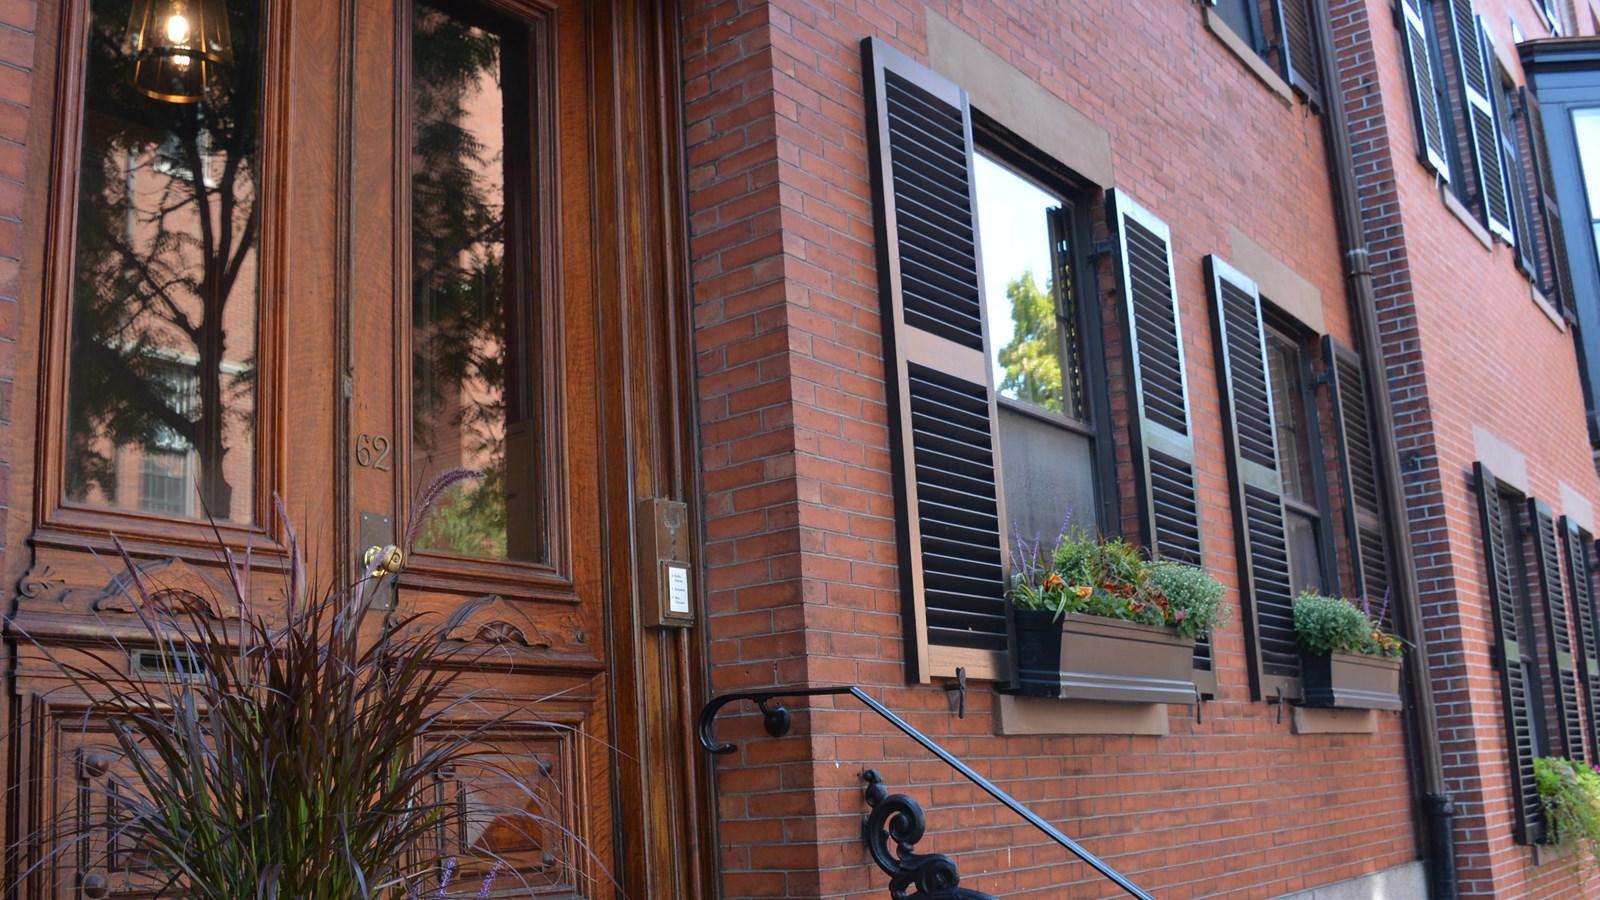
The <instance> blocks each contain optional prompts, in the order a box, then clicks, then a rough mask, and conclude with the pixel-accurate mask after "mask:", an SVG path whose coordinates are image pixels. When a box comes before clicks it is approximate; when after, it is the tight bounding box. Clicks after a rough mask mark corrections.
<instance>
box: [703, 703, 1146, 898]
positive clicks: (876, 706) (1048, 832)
mask: <svg viewBox="0 0 1600 900" xmlns="http://www.w3.org/2000/svg"><path fill="white" fill-rule="evenodd" d="M846 694H848V695H850V696H851V697H854V698H856V699H857V700H859V701H860V702H861V703H862V705H864V706H866V707H867V708H868V709H870V710H872V711H873V712H875V713H877V714H878V717H879V718H881V719H883V720H884V721H885V722H888V723H889V724H890V725H893V726H894V727H895V728H897V729H899V730H900V732H901V733H902V734H904V735H905V736H906V737H909V738H911V739H912V740H913V741H915V742H916V743H917V744H918V745H919V746H921V747H922V749H924V750H926V751H928V752H929V753H931V754H933V755H934V756H936V757H938V758H939V760H940V761H942V762H943V763H944V764H945V765H947V766H949V767H950V768H952V769H954V770H956V772H958V773H959V774H960V775H961V776H962V777H963V778H965V779H967V780H968V781H970V782H972V783H973V784H974V785H977V786H978V788H980V789H981V790H982V791H983V792H984V793H986V794H988V795H989V796H991V797H993V798H994V799H995V800H997V801H999V802H1000V804H1001V805H1003V806H1005V807H1006V808H1007V809H1009V810H1011V811H1012V812H1013V813H1016V814H1017V815H1018V816H1020V817H1021V818H1022V819H1023V820H1024V821H1026V822H1027V823H1028V824H1029V825H1032V826H1033V827H1034V828H1036V829H1038V830H1039V831H1040V832H1041V833H1042V834H1044V836H1045V837H1048V838H1049V839H1050V840H1052V841H1055V842H1056V843H1057V844H1059V845H1061V846H1062V847H1063V848H1065V849H1066V850H1067V852H1069V853H1071V854H1072V855H1073V856H1076V857H1077V858H1078V859H1080V860H1082V861H1083V862H1084V863H1085V864H1086V865H1088V866H1089V867H1090V868H1092V869H1094V870H1095V871H1096V872H1099V873H1100V874H1101V876H1103V877H1104V878H1105V879H1106V880H1108V881H1110V882H1112V883H1113V884H1115V885H1116V886H1117V887H1119V888H1122V890H1124V891H1126V892H1127V893H1128V895H1129V896H1132V897H1137V898H1139V900H1155V898H1154V897H1152V896H1150V895H1149V894H1148V893H1146V892H1145V891H1144V890H1142V889H1141V888H1139V887H1138V886H1137V885H1135V884H1134V883H1133V882H1131V881H1129V880H1128V879H1127V877H1126V876H1124V875H1123V874H1122V873H1121V872H1118V871H1117V870H1116V869H1113V868H1111V867H1110V866H1109V865H1107V864H1106V863H1105V862H1104V861H1103V860H1101V859H1100V857H1098V856H1095V855H1094V854H1093V853H1090V852H1089V851H1088V850H1085V849H1084V848H1083V847H1082V846H1080V845H1079V844H1078V842H1077V841H1074V840H1073V839H1072V838H1069V837H1067V836H1066V835H1065V834H1062V833H1061V830H1060V829H1058V828H1056V827H1055V826H1054V825H1051V824H1050V823H1049V822H1046V821H1045V820H1044V819H1042V818H1040V817H1039V815H1038V814H1037V813H1035V812H1034V811H1033V810H1031V809H1029V808H1027V807H1026V806H1023V805H1022V804H1021V803H1018V802H1017V801H1016V799H1015V798H1013V797H1012V796H1011V795H1010V794H1008V793H1006V792H1005V791H1002V790H1001V789H1000V788H998V787H996V786H995V785H994V784H993V783H992V782H990V781H989V779H987V778H984V777H983V776H982V775H979V774H978V773H977V772H974V771H973V770H972V768H971V767H970V766H968V765H967V764H966V763H964V762H962V761H961V760H959V759H956V758H955V757H954V756H952V755H950V752H949V751H948V750H946V749H944V748H943V747H941V746H939V745H938V744H936V743H934V742H933V740H932V739H931V738H929V737H928V736H927V735H925V734H923V733H922V732H920V731H918V730H916V729H915V728H912V727H911V726H910V725H909V724H907V723H906V721H905V720H904V719H902V718H900V717H899V716H897V715H895V714H894V713H893V712H890V711H889V709H888V707H886V706H884V705H883V704H882V703H879V702H878V701H876V700H874V699H872V698H871V697H870V696H868V695H867V693H866V692H865V691H863V690H861V689H860V688H858V687H855V686H854V685H845V686H839V687H796V688H774V689H772V690H767V691H749V692H744V693H735V694H721V695H719V696H716V697H712V698H711V701H710V702H709V703H707V704H706V705H705V707H704V708H702V709H701V710H700V719H699V731H700V746H702V747H704V748H705V749H706V751H707V752H708V753H715V754H718V755H722V754H728V753H732V752H734V751H735V750H736V749H738V748H737V747H735V746H734V745H733V744H728V743H722V742H720V741H718V740H717V714H718V713H720V712H722V710H723V709H724V708H725V707H727V706H728V705H729V704H732V703H737V702H739V701H741V700H748V701H750V702H751V703H754V704H755V705H756V706H757V707H758V708H759V709H760V710H761V716H762V724H763V725H764V726H765V727H766V730H767V734H770V735H772V736H773V737H783V736H784V735H786V734H788V733H789V729H790V728H791V727H793V724H794V719H793V716H791V715H790V713H789V710H788V708H787V707H785V706H784V705H783V704H781V703H775V702H774V701H776V700H778V699H779V698H794V697H842V696H844V695H846ZM868 790H869V791H870V790H871V785H869V786H868ZM868 802H869V803H870V802H871V795H870V794H869V796H868ZM874 810H876V807H874ZM913 843H914V842H913ZM869 847H870V842H869ZM874 858H875V859H876V855H875V856H874ZM879 865H882V862H881V861H880V862H879ZM926 896H927V897H929V898H930V900H931V898H932V897H935V896H939V895H926ZM950 896H953V897H956V898H963V897H968V898H970V897H971V896H972V895H961V894H956V895H950ZM976 896H979V897H981V896H982V895H981V894H978V895H976Z"/></svg>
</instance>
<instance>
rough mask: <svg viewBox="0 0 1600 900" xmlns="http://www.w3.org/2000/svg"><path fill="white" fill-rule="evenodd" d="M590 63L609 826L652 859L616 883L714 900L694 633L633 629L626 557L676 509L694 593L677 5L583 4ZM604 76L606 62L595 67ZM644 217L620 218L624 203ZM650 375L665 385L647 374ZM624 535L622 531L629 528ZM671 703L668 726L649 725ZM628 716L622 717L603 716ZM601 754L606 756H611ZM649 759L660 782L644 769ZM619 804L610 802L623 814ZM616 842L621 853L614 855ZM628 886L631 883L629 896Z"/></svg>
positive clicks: (695, 486)
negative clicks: (611, 791)
mask: <svg viewBox="0 0 1600 900" xmlns="http://www.w3.org/2000/svg"><path fill="white" fill-rule="evenodd" d="M591 10H592V12H591V15H592V16H593V17H594V19H595V20H596V24H594V25H593V26H592V27H591V29H590V35H591V40H592V41H594V44H595V49H594V50H593V51H592V52H593V55H594V56H595V58H597V59H599V58H602V57H604V58H609V59H610V60H611V65H610V67H609V69H608V71H606V72H604V73H603V74H606V75H609V77H610V79H611V80H610V81H608V82H604V83H602V84H601V85H600V86H599V89H597V90H596V96H599V97H613V96H614V97H617V98H619V102H618V104H617V105H616V106H615V107H614V108H612V109H610V110H605V111H596V113H597V114H604V115H605V116H607V120H606V121H603V122H600V123H598V126H599V130H598V131H597V133H600V134H615V135H616V136H617V140H616V141H614V142H598V143H597V145H596V147H595V163H594V169H595V171H596V172H597V173H600V174H601V175H602V176H603V177H602V179H601V182H602V183H601V185H600V187H599V196H598V198H597V207H598V209H599V211H600V215H602V216H605V217H608V218H610V220H611V221H612V222H614V223H616V224H615V225H614V227H613V228H612V229H610V230H609V231H608V230H607V229H604V228H602V229H601V231H602V233H606V234H608V235H609V236H610V237H611V238H612V241H611V242H610V243H609V244H607V245H606V246H602V247H600V248H598V250H597V259H596V274H597V290H598V295H599V296H600V297H602V298H608V299H609V298H615V301H614V302H615V307H614V309H613V310H610V311H609V312H610V313H611V314H610V315H608V316H606V318H605V323H604V325H603V328H604V331H603V335H602V337H603V338H604V339H606V340H607V342H608V343H609V345H610V347H612V348H613V350H612V352H611V357H612V358H614V359H616V360H618V361H619V364H620V365H619V368H620V375H621V377H620V378H618V379H617V380H616V382H615V383H614V384H609V385H608V388H609V390H608V392H607V394H606V395H605V396H606V400H607V403H606V407H605V409H604V410H603V411H602V419H603V422H604V424H605V428H606V432H607V433H608V434H625V435H627V436H628V440H626V441H617V442H610V443H608V444H607V453H608V459H607V463H606V467H605V469H606V472H607V473H608V477H612V478H616V479H617V483H614V484H612V485H608V489H607V491H606V503H607V506H608V508H609V510H610V514H609V515H608V516H607V517H606V519H607V522H608V523H630V524H629V527H628V528H626V529H624V532H625V533H622V534H619V535H614V536H608V544H610V546H611V547H612V548H613V549H612V550H611V552H609V553H608V554H607V558H608V569H609V572H610V575H609V579H610V582H611V587H612V596H614V597H629V598H633V601H634V602H631V603H625V604H618V603H613V604H612V606H611V609H610V614H611V620H612V621H611V631H610V635H609V640H610V641H611V644H612V646H611V652H610V653H609V658H610V660H611V671H612V678H613V685H612V688H611V691H612V695H613V697H614V698H615V699H614V701H613V703H612V704H611V709H612V715H613V721H612V727H611V732H612V740H613V741H615V742H616V745H617V747H618V748H619V749H621V750H622V751H624V753H626V754H627V758H628V759H629V760H631V763H630V764H629V765H627V766H626V767H625V768H626V771H621V770H619V771H617V772H616V773H615V777H616V779H617V785H616V793H615V795H616V796H617V797H619V798H620V797H624V796H630V795H631V796H637V797H640V798H642V799H644V800H645V801H646V803H645V804H641V805H640V806H639V807H637V808H622V809H619V810H618V814H617V816H616V821H617V823H618V827H619V829H624V831H623V834H624V835H627V836H631V837H632V838H633V841H632V842H631V843H632V844H633V845H640V844H642V845H643V846H646V847H653V848H655V849H656V852H654V853H638V854H625V855H624V858H623V859H621V860H619V863H620V865H621V866H622V871H621V872H619V876H620V878H619V880H620V881H622V883H623V886H624V891H626V892H627V893H628V896H630V897H661V898H669V897H671V898H676V897H706V898H710V897H715V896H718V893H719V884H718V878H717V872H718V854H717V840H716V830H715V800H714V798H713V797H712V796H711V793H710V785H711V784H712V766H711V761H710V759H709V758H707V756H706V755H705V754H704V753H703V752H702V751H701V750H700V748H699V744H698V741H697V739H696V737H695V730H694V723H693V721H692V719H693V716H694V714H695V712H696V711H697V710H698V707H699V703H700V701H701V699H702V698H704V697H706V696H708V691H709V676H708V670H707V667H706V664H705V661H706V659H707V652H708V646H707V645H708V638H707V634H708V623H707V622H706V620H705V612H704V605H703V603H699V604H697V608H698V609H700V611H701V612H700V621H699V623H698V624H697V625H696V626H695V627H694V628H693V629H690V630H656V629H649V628H647V627H646V626H645V625H644V623H643V617H642V614H641V610H640V608H639V602H640V601H639V598H640V597H641V596H642V594H643V591H642V589H641V584H642V581H643V578H642V577H641V574H640V573H648V577H650V578H653V577H654V573H655V571H656V569H655V565H656V564H655V561H654V560H644V559H640V558H638V546H639V545H638V544H637V543H636V541H635V535H636V534H637V533H638V531H639V529H640V528H643V527H647V525H646V523H642V522H639V521H637V517H636V516H637V510H638V504H639V502H640V501H641V500H645V499H648V498H651V497H662V498H670V499H677V500H682V501H685V502H686V503H687V504H688V508H689V522H690V530H691V534H693V535H694V538H693V539H692V541H691V543H692V549H693V559H692V564H693V566H694V570H695V572H696V573H697V576H696V577H697V582H696V592H697V595H698V596H700V597H701V598H703V597H704V589H703V578H704V557H703V540H702V538H701V534H702V530H701V529H702V526H701V521H702V517H701V511H700V507H699V498H700V496H701V491H700V482H699V442H698V438H697V431H696V429H695V422H694V384H693V373H694V355H693V347H692V338H691V333H690V329H689V327H688V325H689V323H690V322H691V321H692V319H691V318H690V298H691V293H690V287H689V271H688V249H687V240H688V233H689V231H688V214H687V195H686V186H685V183H684V173H685V171H686V169H685V162H684V156H683V154H684V146H685V144H684V139H683V124H682V109H683V105H682V91H681V75H682V62H681V56H680V54H681V50H682V37H681V26H680V7H679V3H678V2H677V0H666V2H656V3H651V2H644V3H628V2H614V3H610V4H596V5H595V6H594V7H591ZM601 68H606V67H601ZM641 203H642V204H645V206H646V213H645V214H643V215H638V214H636V210H637V208H638V207H639V205H640V204H641ZM663 376H665V377H663ZM629 532H631V533H629ZM663 706H676V710H674V711H673V712H674V713H675V715H671V714H669V715H660V713H661V712H662V709H661V707H663ZM623 709H633V710H639V711H642V715H639V716H634V717H632V720H631V721H629V718H628V717H626V716H619V714H618V711H619V710H623ZM613 759H616V760H620V759H622V757H621V755H620V754H619V755H617V756H614V757H613ZM653 762H654V763H657V764H660V766H661V770H660V771H664V772H665V773H666V776H665V777H662V776H661V775H659V774H658V771H657V769H656V768H655V767H653V766H652V763H653ZM624 807H626V804H624ZM663 830H666V832H667V834H670V833H671V832H672V831H673V830H676V831H677V834H678V837H677V839H676V843H677V845H678V847H680V848H682V847H683V845H684V844H688V845H690V847H691V848H692V849H690V850H689V852H679V853H677V854H675V855H673V856H671V857H670V858H669V856H668V854H667V853H666V852H664V848H667V847H669V846H671V845H672V844H673V843H674V841H670V840H660V839H656V840H652V839H650V838H651V837H660V836H663V834H662V833H663ZM624 846H626V845H624ZM635 885H638V886H643V887H644V890H643V891H642V892H636V889H635V888H634V887H633V886H635Z"/></svg>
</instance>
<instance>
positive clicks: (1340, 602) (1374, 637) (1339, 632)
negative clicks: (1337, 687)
mask: <svg viewBox="0 0 1600 900" xmlns="http://www.w3.org/2000/svg"><path fill="white" fill-rule="evenodd" d="M1385 605H1387V602H1386V603H1385ZM1382 617H1383V613H1382V611H1381V610H1380V611H1379V612H1378V613H1377V614H1376V615H1374V614H1373V613H1372V612H1371V610H1370V609H1369V608H1368V607H1367V605H1366V604H1365V603H1363V604H1362V605H1360V606H1357V605H1356V603H1355V602H1354V601H1352V600H1347V599H1345V598H1344V597H1329V596H1327V595H1325V594H1318V593H1316V592H1314V591H1305V592H1303V593H1301V594H1300V596H1299V597H1297V598H1296V599H1295V601H1294V630H1295V634H1296V636H1298V637H1299V639H1300V645H1301V646H1302V647H1304V648H1305V649H1306V651H1307V652H1308V653H1313V654H1318V653H1363V654H1366V655H1368V656H1399V655H1401V654H1402V653H1403V652H1405V642H1404V641H1402V640H1401V639H1400V638H1399V637H1397V636H1395V635H1393V634H1390V633H1388V632H1386V631H1384V630H1383V626H1382V625H1381V624H1380V620H1381V619H1382Z"/></svg>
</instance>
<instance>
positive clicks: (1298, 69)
mask: <svg viewBox="0 0 1600 900" xmlns="http://www.w3.org/2000/svg"><path fill="white" fill-rule="evenodd" d="M1213 8H1214V9H1215V11H1216V15H1217V18H1219V19H1221V20H1222V22H1223V24H1225V25H1227V26H1228V28H1229V30H1231V31H1232V32H1233V33H1234V34H1235V35H1236V36H1237V37H1238V38H1239V40H1240V41H1242V42H1244V44H1245V45H1246V46H1247V47H1248V48H1249V49H1250V50H1251V51H1253V52H1254V53H1255V54H1256V55H1257V56H1259V57H1261V58H1262V59H1263V60H1265V61H1267V62H1268V63H1270V64H1271V65H1272V66H1273V68H1274V69H1276V70H1277V72H1278V74H1279V75H1281V76H1283V80H1284V81H1287V82H1288V83H1289V85H1290V86H1291V87H1293V88H1294V89H1296V90H1298V91H1299V92H1300V94H1301V95H1302V96H1304V97H1305V98H1306V99H1307V100H1308V101H1309V102H1310V103H1311V104H1312V105H1313V106H1317V105H1320V104H1321V102H1322V80H1321V76H1320V74H1319V72H1320V69H1319V67H1318V60H1317V56H1316V44H1315V43H1314V42H1315V40H1316V38H1315V37H1314V34H1313V33H1314V31H1315V25H1314V22H1313V19H1312V15H1313V12H1312V7H1311V4H1310V2H1309V0H1217V2H1216V3H1215V4H1214V6H1213Z"/></svg>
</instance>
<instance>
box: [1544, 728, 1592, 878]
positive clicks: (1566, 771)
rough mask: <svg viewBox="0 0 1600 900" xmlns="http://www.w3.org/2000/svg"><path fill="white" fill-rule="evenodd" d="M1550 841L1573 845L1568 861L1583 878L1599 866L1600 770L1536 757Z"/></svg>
mask: <svg viewBox="0 0 1600 900" xmlns="http://www.w3.org/2000/svg"><path fill="white" fill-rule="evenodd" d="M1533 774H1534V780H1535V782H1536V783H1537V785H1538V788H1539V799H1540V800H1542V801H1543V802H1544V813H1545V821H1546V825H1547V826H1548V829H1547V833H1546V840H1547V841H1548V842H1549V843H1552V844H1557V845H1559V846H1562V847H1568V848H1571V849H1572V850H1573V851H1574V852H1572V853H1569V854H1568V858H1567V862H1568V864H1569V865H1570V866H1571V868H1572V869H1573V873H1574V874H1575V875H1577V876H1578V878H1579V880H1580V881H1582V882H1587V880H1588V876H1589V875H1590V874H1592V873H1593V871H1594V870H1595V869H1597V868H1600V770H1597V769H1596V768H1595V767H1593V766H1590V765H1588V764H1586V763H1581V762H1575V761H1573V760H1570V759H1560V758H1557V757H1540V758H1538V759H1535V760H1534V761H1533Z"/></svg>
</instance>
